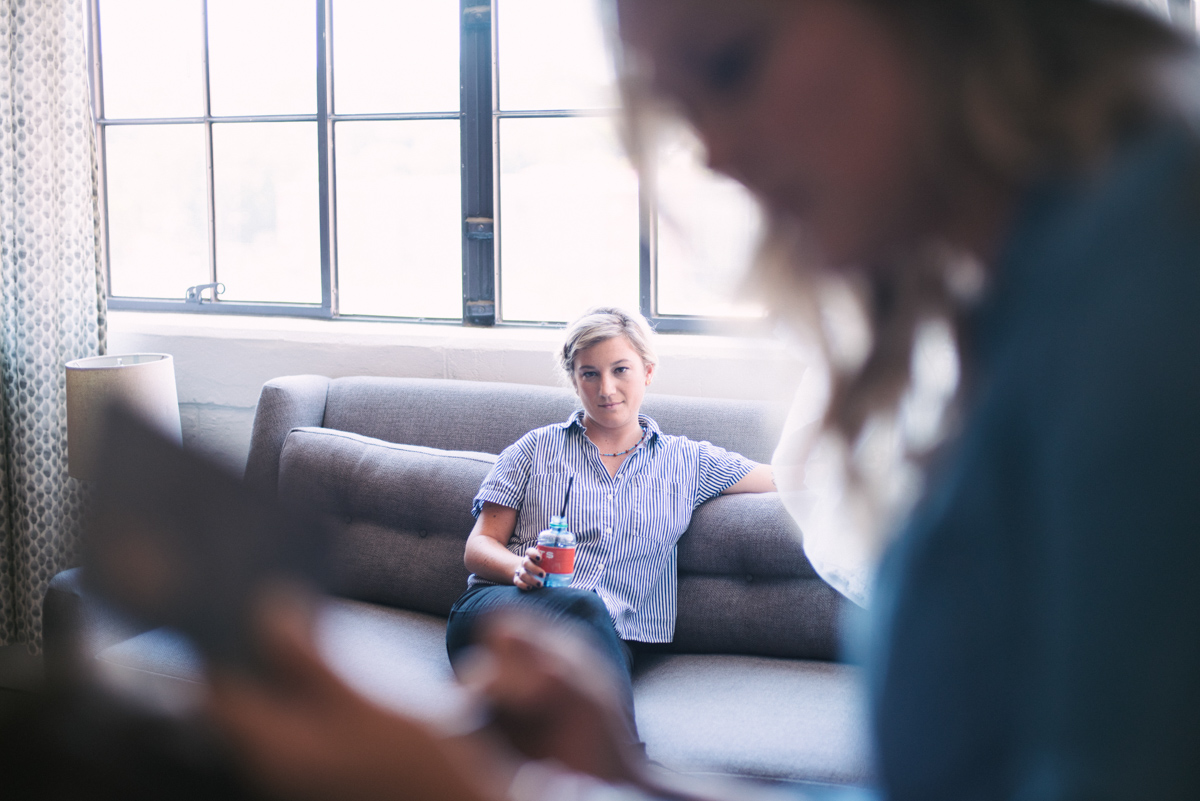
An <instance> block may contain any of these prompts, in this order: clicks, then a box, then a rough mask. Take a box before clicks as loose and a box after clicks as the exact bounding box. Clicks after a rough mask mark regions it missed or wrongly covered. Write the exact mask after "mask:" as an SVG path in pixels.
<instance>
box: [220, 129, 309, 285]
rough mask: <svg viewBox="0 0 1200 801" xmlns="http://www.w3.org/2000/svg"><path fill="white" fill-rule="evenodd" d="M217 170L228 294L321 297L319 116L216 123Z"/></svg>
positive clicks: (223, 278) (223, 269)
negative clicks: (312, 119)
mask: <svg viewBox="0 0 1200 801" xmlns="http://www.w3.org/2000/svg"><path fill="white" fill-rule="evenodd" d="M213 175H214V178H215V190H216V196H215V203H216V212H217V279H218V280H219V281H222V282H223V283H224V284H225V290H226V291H225V294H224V295H223V296H222V298H223V299H225V300H260V301H281V302H293V303H320V302H321V256H320V224H319V215H318V208H317V126H316V123H312V122H262V123H226V124H224V125H222V124H215V125H213Z"/></svg>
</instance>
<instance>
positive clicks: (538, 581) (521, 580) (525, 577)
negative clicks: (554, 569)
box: [513, 548, 546, 590]
mask: <svg viewBox="0 0 1200 801" xmlns="http://www.w3.org/2000/svg"><path fill="white" fill-rule="evenodd" d="M541 565H542V552H541V551H539V550H538V549H537V548H527V549H526V550H525V561H524V562H522V563H521V566H520V567H518V568H517V571H516V573H515V574H513V584H515V585H516V586H517V588H518V589H521V590H532V589H536V588H538V587H540V586H542V584H543V583H544V582H545V580H546V571H545V570H543V569H542V566H541Z"/></svg>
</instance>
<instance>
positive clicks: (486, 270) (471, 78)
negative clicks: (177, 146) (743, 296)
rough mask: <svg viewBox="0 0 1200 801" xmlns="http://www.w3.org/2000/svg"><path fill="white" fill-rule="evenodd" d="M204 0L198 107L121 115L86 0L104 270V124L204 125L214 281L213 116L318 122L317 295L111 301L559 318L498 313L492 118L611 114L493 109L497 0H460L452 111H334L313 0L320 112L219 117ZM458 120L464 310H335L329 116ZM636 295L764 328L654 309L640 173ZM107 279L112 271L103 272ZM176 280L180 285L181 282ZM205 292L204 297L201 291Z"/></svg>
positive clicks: (670, 326)
mask: <svg viewBox="0 0 1200 801" xmlns="http://www.w3.org/2000/svg"><path fill="white" fill-rule="evenodd" d="M201 2H202V14H203V20H202V24H203V27H204V32H203V39H204V64H203V73H204V74H203V79H204V114H203V115H202V116H200V117H188V118H145V117H142V118H120V119H108V118H106V117H105V115H104V100H103V85H104V83H103V81H104V75H103V59H102V54H101V45H100V14H99V10H100V0H88V12H89V28H90V37H89V42H88V45H89V50H90V53H89V63H90V65H91V76H90V77H91V86H92V111H93V119H94V121H95V126H96V140H97V148H98V161H99V170H100V187H101V189H100V198H99V203H100V210H101V218H102V225H101V251H102V258H103V260H104V270H105V275H106V278H109V279H110V278H111V259H110V257H109V246H108V215H107V186H108V184H107V155H106V154H107V149H106V146H105V141H106V132H107V129H108V128H110V127H113V126H125V125H172V124H203V126H204V139H205V150H206V153H205V158H206V168H207V177H206V186H207V195H208V197H207V216H208V219H207V224H208V270H209V277H208V281H209V282H210V283H216V282H217V281H219V273H218V271H217V255H218V254H217V243H216V226H215V201H214V197H213V195H214V176H213V136H212V131H213V125H214V123H216V124H220V123H238V122H315V123H316V125H317V147H318V192H319V220H320V249H321V254H320V258H321V302H320V304H303V303H284V302H265V301H258V302H251V301H234V300H222V299H220V298H218V297H216V293H215V292H211V291H209V292H208V293H200V299H199V300H186V299H184V298H183V297H180V299H178V300H174V299H163V298H140V297H127V296H118V297H114V296H110V297H109V298H108V308H109V309H112V310H118V311H119V310H132V311H155V312H186V313H193V314H224V315H257V316H283V317H305V318H321V319H344V320H381V321H389V322H400V323H433V324H449V325H470V326H483V327H492V326H505V327H561V326H562V325H563V323H561V322H544V323H539V322H529V321H514V322H509V321H504V320H500V319H497V317H498V315H497V309H498V306H499V303H498V299H497V297H496V288H497V285H498V279H499V275H498V265H497V260H496V253H495V238H494V220H495V202H496V197H495V195H496V175H495V163H496V155H497V154H496V150H497V147H498V142H499V140H498V136H499V124H500V120H501V119H504V118H513V117H574V116H592V115H596V114H611V113H614V112H612V111H603V110H601V111H577V110H546V111H532V112H530V111H504V110H501V109H500V108H499V93H498V91H497V89H498V87H497V85H496V81H495V75H496V71H495V65H496V54H497V40H496V36H495V27H494V25H493V24H492V23H493V19H494V18H495V13H496V5H497V2H498V0H491V1H490V2H489V3H485V4H480V3H473V2H471V0H460V4H459V14H460V25H459V35H460V48H459V54H460V64H459V76H460V103H459V110H458V111H453V112H440V113H437V112H435V113H389V114H334V113H333V108H334V103H333V66H332V65H333V42H332V36H331V33H332V26H333V24H334V20H333V16H332V7H333V0H314V5H315V6H316V14H317V21H316V22H317V24H316V28H317V30H316V43H315V45H316V47H317V68H316V73H317V74H316V76H315V80H316V82H317V111H316V113H315V114H289V115H280V114H274V115H242V116H218V117H215V116H213V115H212V113H211V103H210V76H209V69H208V57H209V48H208V0H201ZM437 119H442V120H444V119H457V120H458V121H459V126H460V128H459V131H460V143H461V164H460V173H461V181H462V185H461V196H462V213H461V217H460V219H461V225H462V229H461V230H462V316H461V318H458V319H454V318H430V317H397V316H375V315H357V314H342V313H341V312H340V311H339V310H338V297H337V285H338V282H337V241H336V236H337V232H336V225H335V220H336V214H337V211H336V206H335V204H336V186H335V181H336V171H335V166H336V161H335V158H336V157H335V148H334V136H335V124H336V123H338V122H350V121H389V120H437ZM638 198H639V203H638V206H639V211H638V218H639V222H638V227H639V249H638V250H639V258H638V262H639V263H638V284H639V285H638V301H639V304H638V305H639V310H640V311H641V313H642V314H643V315H645V316H646V318H647V319H649V320H650V321H651V323H652V324H653V325H654V327H655V328H656V329H657V330H659V331H664V332H706V333H723V334H761V333H762V332H763V330H764V323H763V321H761V320H758V319H739V318H720V317H705V316H700V315H663V314H658V312H657V305H658V299H657V283H658V280H657V265H656V250H657V248H656V241H655V240H656V226H657V214H656V212H655V208H654V201H653V198H651V197H649V196H648V192H647V190H646V182H644V181H639V184H638ZM107 283H108V285H109V286H111V280H108V281H107ZM184 289H185V288H184V287H181V288H180V290H181V294H182V291H183V290H184ZM206 295H207V296H206Z"/></svg>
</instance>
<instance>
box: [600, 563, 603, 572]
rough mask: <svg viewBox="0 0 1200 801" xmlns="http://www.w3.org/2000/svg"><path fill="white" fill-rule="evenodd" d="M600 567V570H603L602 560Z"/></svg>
mask: <svg viewBox="0 0 1200 801" xmlns="http://www.w3.org/2000/svg"><path fill="white" fill-rule="evenodd" d="M600 569H601V570H603V569H604V563H603V562H601V563H600Z"/></svg>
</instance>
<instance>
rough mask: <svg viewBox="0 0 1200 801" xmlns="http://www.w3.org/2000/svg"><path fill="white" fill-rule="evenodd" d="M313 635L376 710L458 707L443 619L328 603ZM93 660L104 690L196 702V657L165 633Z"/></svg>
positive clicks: (200, 674) (438, 713)
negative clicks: (381, 707)
mask: <svg viewBox="0 0 1200 801" xmlns="http://www.w3.org/2000/svg"><path fill="white" fill-rule="evenodd" d="M315 637H316V640H317V646H318V647H319V648H320V650H321V653H322V655H323V656H324V657H325V659H326V661H328V662H329V664H330V666H331V667H332V668H333V669H334V671H335V672H336V673H338V675H340V676H341V677H342V678H343V679H345V680H346V681H347V682H348V683H349V684H351V685H352V686H353V687H355V688H356V689H357V690H358V691H359V692H361V693H363V694H365V695H367V696H368V697H370V698H372V699H374V700H375V701H377V702H378V703H380V704H383V705H385V706H390V707H393V708H395V709H402V710H404V711H406V712H407V713H408V714H411V715H417V716H420V717H424V718H427V719H430V720H434V719H440V720H444V719H445V718H446V717H447V716H448V715H449V714H452V713H453V711H454V709H455V707H456V705H458V704H461V703H463V701H464V699H463V698H462V690H461V689H459V688H458V687H457V686H456V685H455V684H454V683H453V673H452V672H451V670H450V661H449V659H448V658H447V657H446V621H445V619H444V618H442V617H439V616H436V615H427V614H422V613H421V612H410V611H408V610H404V609H392V608H390V607H386V606H378V605H376V604H369V603H363V602H361V601H352V600H348V599H345V598H331V599H328V600H327V601H326V602H325V603H324V604H323V605H322V606H321V608H320V609H319V611H318V613H317V617H316V625H315ZM96 660H97V666H98V668H99V670H100V672H101V675H102V676H103V677H104V678H105V679H106V680H107V681H108V682H109V683H110V684H112V685H114V686H116V687H117V688H120V689H124V690H126V691H128V692H130V693H132V694H134V695H136V696H138V697H140V698H142V699H144V700H149V701H151V702H153V703H156V704H158V705H159V706H163V707H166V708H168V709H183V708H188V707H189V706H191V705H194V704H195V703H197V702H198V701H199V700H200V699H201V694H202V690H201V687H202V684H203V682H204V668H203V663H202V661H201V658H200V655H199V654H198V653H197V652H196V650H195V648H193V647H192V645H191V643H190V642H189V641H188V640H187V638H185V637H183V636H182V635H180V634H177V633H175V632H174V631H172V630H170V629H166V628H160V629H154V630H152V631H147V632H144V633H142V634H139V635H138V636H136V637H132V638H130V639H128V640H125V641H124V642H121V643H118V644H117V645H113V646H110V647H108V648H106V649H104V650H103V651H101V652H100V653H99V654H97V656H96Z"/></svg>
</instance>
